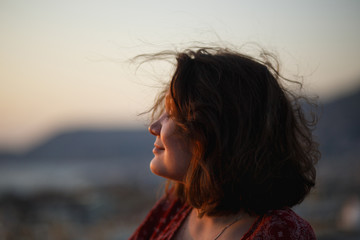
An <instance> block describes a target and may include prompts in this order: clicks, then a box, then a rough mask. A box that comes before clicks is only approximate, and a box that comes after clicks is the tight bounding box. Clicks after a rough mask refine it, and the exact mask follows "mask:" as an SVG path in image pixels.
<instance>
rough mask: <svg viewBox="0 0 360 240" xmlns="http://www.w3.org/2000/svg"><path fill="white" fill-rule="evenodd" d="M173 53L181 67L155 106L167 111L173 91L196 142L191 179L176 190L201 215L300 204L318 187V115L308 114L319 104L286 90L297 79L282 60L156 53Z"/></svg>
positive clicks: (176, 113) (185, 129) (217, 51)
mask: <svg viewBox="0 0 360 240" xmlns="http://www.w3.org/2000/svg"><path fill="white" fill-rule="evenodd" d="M170 55H171V56H175V58H176V61H177V63H176V69H175V72H174V74H173V76H172V79H171V81H170V84H169V85H167V86H166V88H165V90H164V91H163V92H162V94H160V95H159V97H158V99H157V101H156V102H155V105H154V107H153V108H152V110H153V114H154V115H155V114H156V112H159V111H161V109H162V107H161V106H163V105H162V104H163V102H164V100H165V95H166V92H168V93H169V94H168V96H169V97H170V98H171V102H172V114H171V115H172V117H173V119H174V121H175V122H176V123H177V126H178V128H179V134H183V135H184V136H185V137H187V138H188V139H189V142H190V144H191V146H192V147H193V151H194V154H193V157H192V160H191V162H190V165H189V168H188V171H187V175H186V177H185V180H184V182H172V186H173V187H172V189H173V190H174V189H175V190H174V191H175V193H176V195H177V196H178V197H179V198H180V199H183V200H184V201H186V202H187V203H188V204H190V205H191V206H193V207H195V208H197V209H199V210H200V216H202V215H203V214H206V215H209V216H221V215H226V214H233V213H237V212H239V211H240V210H244V211H246V212H248V213H249V214H263V213H265V212H266V211H268V210H271V209H279V208H283V207H291V206H293V205H296V204H298V203H300V202H301V201H302V200H303V199H304V197H305V196H306V195H307V194H308V193H309V191H310V190H311V188H312V187H313V186H314V185H315V178H316V170H315V167H314V165H315V164H316V162H317V161H318V159H319V158H320V153H319V151H318V144H317V143H316V141H314V139H313V135H312V130H313V127H314V126H315V124H316V116H315V115H312V116H310V115H308V114H305V113H304V111H303V108H302V103H303V102H307V103H310V104H311V101H307V100H308V99H307V98H305V97H301V96H299V95H298V94H295V93H294V92H292V91H290V90H288V89H286V88H285V87H284V84H283V83H284V82H286V83H289V82H293V83H297V82H296V81H291V80H288V79H286V78H284V77H282V76H281V75H280V74H279V69H278V67H277V66H278V64H277V61H276V58H274V57H273V55H271V54H269V53H267V52H265V51H264V52H263V54H262V57H263V58H262V59H255V58H252V57H250V56H247V55H243V54H240V53H238V52H236V51H232V50H229V49H224V48H200V49H195V50H194V49H187V50H185V51H182V52H162V53H159V54H157V55H153V56H155V58H158V57H159V56H160V57H161V58H164V56H167V57H168V56H170ZM271 60H275V65H274V64H273V63H272V62H274V61H271ZM298 84H299V85H301V84H300V83H298ZM302 100H305V101H302Z"/></svg>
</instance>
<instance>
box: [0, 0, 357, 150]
mask: <svg viewBox="0 0 360 240" xmlns="http://www.w3.org/2000/svg"><path fill="white" fill-rule="evenodd" d="M359 12H360V1H357V0H342V1H333V0H317V1H313V0H302V1H289V0H286V1H285V0H282V1H280V0H279V1H277V0H274V1H266V0H263V1H257V0H252V1H251V0H248V1H241V0H222V1H214V0H206V1H204V0H198V1H194V0H192V1H188V0H182V1H172V0H162V1H157V0H152V1H145V0H144V1H139V0H129V1H127V0H121V1H115V0H114V1H110V0H101V1H100V0H98V1H95V0H86V1H85V0H83V1H81V0H62V1H54V0H43V1H40V0H32V1H28V0H0V116H1V117H0V150H1V149H8V150H21V149H27V148H30V147H31V146H33V145H35V144H36V143H38V142H39V141H41V140H42V139H44V138H46V137H48V136H50V135H52V134H55V133H56V132H59V131H62V130H66V129H72V128H73V129H76V128H88V127H96V128H137V127H145V126H146V124H147V119H146V117H145V116H140V117H139V116H138V114H139V113H141V112H143V111H145V110H146V109H147V108H148V107H149V106H150V105H151V103H152V101H153V98H154V96H155V94H156V93H157V92H158V90H159V79H162V80H167V79H168V78H169V70H168V69H167V68H165V66H163V65H162V64H159V65H158V66H154V65H153V66H152V68H151V67H150V68H141V69H140V70H138V71H136V67H137V66H136V65H134V64H131V63H130V62H129V61H128V60H129V59H131V58H132V57H134V56H136V55H138V54H142V53H149V52H158V51H162V50H168V49H174V48H182V47H186V46H188V45H191V43H193V42H202V43H204V44H209V43H213V42H217V43H219V42H221V43H222V44H224V45H226V44H231V45H233V46H242V45H244V44H246V43H257V44H259V45H260V46H262V47H263V48H265V49H267V50H270V51H272V52H275V53H276V54H277V55H278V56H279V58H280V60H281V62H282V67H283V69H284V71H285V73H286V74H288V75H289V76H293V75H295V74H299V75H302V76H304V80H303V81H304V89H305V90H306V92H308V93H309V94H311V95H317V96H319V98H320V100H321V101H329V100H331V99H334V98H336V97H337V96H339V95H342V94H345V93H347V92H349V91H354V90H355V89H359V88H360V46H359V43H360V31H359V28H358V26H359V23H360V14H359ZM163 69H165V70H163Z"/></svg>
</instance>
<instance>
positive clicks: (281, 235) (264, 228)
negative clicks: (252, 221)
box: [248, 208, 316, 240]
mask: <svg viewBox="0 0 360 240" xmlns="http://www.w3.org/2000/svg"><path fill="white" fill-rule="evenodd" d="M248 239H298V240H315V239H316V237H315V233H314V231H313V229H312V227H311V226H310V224H309V223H308V222H307V221H306V220H304V219H302V218H301V217H300V216H298V215H297V214H296V213H295V212H294V211H292V210H291V209H290V208H284V209H280V210H272V211H269V212H268V213H266V214H265V215H264V216H263V217H262V218H261V219H260V220H259V222H258V224H257V226H255V229H253V232H252V234H251V237H250V238H248Z"/></svg>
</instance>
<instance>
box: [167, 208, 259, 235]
mask: <svg viewBox="0 0 360 240" xmlns="http://www.w3.org/2000/svg"><path fill="white" fill-rule="evenodd" d="M238 218H239V220H238V221H236V222H235V223H233V222H234V221H235V220H236V219H238ZM257 218H258V217H257V216H250V215H248V214H246V213H240V214H236V215H231V216H224V217H209V216H206V215H205V216H203V217H202V218H199V217H198V216H197V210H196V209H193V210H192V211H191V212H190V214H189V215H188V216H187V218H186V219H185V221H184V222H183V224H182V225H181V227H180V229H179V230H178V231H177V232H176V233H175V237H174V239H175V240H200V239H201V240H214V239H215V238H216V236H217V235H218V234H219V233H220V232H221V231H222V230H223V229H224V228H225V227H226V226H227V225H229V224H231V223H233V224H232V225H231V226H230V227H228V228H227V229H226V230H225V231H224V232H223V233H222V234H221V235H220V236H219V238H218V239H219V240H220V239H229V240H232V239H234V240H235V239H236V240H240V239H241V237H242V236H244V235H245V234H246V233H247V232H248V231H249V229H250V228H251V226H252V225H253V224H254V222H255V221H256V219H257Z"/></svg>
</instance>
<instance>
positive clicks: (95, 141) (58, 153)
mask: <svg viewBox="0 0 360 240" xmlns="http://www.w3.org/2000/svg"><path fill="white" fill-rule="evenodd" d="M154 141H155V140H154V136H152V135H151V134H150V133H149V132H148V131H147V130H145V129H144V130H121V129H120V130H119V129H113V130H93V129H83V130H77V131H68V132H62V133H59V134H58V135H55V136H54V137H52V138H50V139H47V140H46V141H44V142H43V143H41V144H40V145H38V146H37V147H35V148H33V149H31V150H30V151H29V152H26V153H24V154H22V155H12V154H10V153H3V154H0V159H8V158H17V159H116V158H142V157H144V156H147V157H149V154H150V156H151V154H152V153H151V150H152V148H153V143H154Z"/></svg>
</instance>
